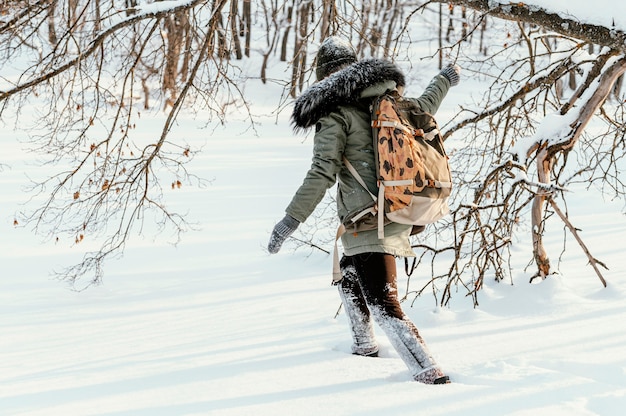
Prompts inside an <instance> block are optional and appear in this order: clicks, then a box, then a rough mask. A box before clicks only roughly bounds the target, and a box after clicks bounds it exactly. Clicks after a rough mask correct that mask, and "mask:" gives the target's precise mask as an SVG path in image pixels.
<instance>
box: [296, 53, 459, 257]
mask: <svg viewBox="0 0 626 416" xmlns="http://www.w3.org/2000/svg"><path fill="white" fill-rule="evenodd" d="M368 64H371V65H368ZM395 71H397V72H398V73H396V72H395ZM355 74H356V75H355ZM354 79H356V81H354ZM380 79H383V81H372V82H368V80H380ZM401 86H404V76H403V75H402V73H401V72H400V71H399V69H397V67H395V65H393V64H389V63H387V62H385V61H381V60H366V61H360V62H357V63H356V64H353V65H351V66H349V67H347V68H345V69H343V70H341V71H339V72H337V73H335V74H332V75H331V76H330V77H328V78H326V79H324V80H322V81H320V82H318V83H317V84H314V85H313V86H312V87H311V88H309V89H308V90H307V91H305V92H304V93H303V94H302V96H301V97H300V98H299V99H298V100H297V101H296V106H295V109H294V115H293V116H292V119H293V120H294V124H295V125H296V127H303V128H307V127H310V126H312V125H313V123H314V124H315V137H314V141H313V161H312V164H311V168H310V169H309V171H308V172H307V174H306V177H305V178H304V181H303V183H302V185H301V186H300V188H299V189H298V190H297V191H296V194H295V196H294V197H293V199H292V201H291V203H290V204H289V206H288V207H287V209H286V213H287V214H288V215H290V216H292V217H293V218H295V219H296V220H298V221H300V222H304V221H305V220H306V219H307V218H308V217H309V216H310V215H311V213H312V212H313V210H314V209H315V207H316V206H317V205H318V204H319V202H320V201H321V200H322V198H323V197H324V195H325V193H326V191H327V190H328V189H329V188H330V187H332V186H333V185H334V184H335V182H337V181H338V182H339V186H338V191H337V214H338V215H339V219H340V220H341V221H342V222H343V220H344V219H345V218H350V217H351V216H353V215H354V214H355V213H358V212H360V211H362V210H363V209H365V208H367V207H368V206H371V204H372V198H371V196H370V195H369V194H368V193H367V192H366V191H365V190H364V189H363V188H362V186H361V185H359V183H358V182H357V181H356V179H355V178H354V177H353V176H352V174H350V172H349V171H348V170H347V168H346V167H345V166H344V164H343V162H342V159H343V157H344V156H345V157H346V158H347V159H348V160H349V161H350V162H351V164H352V165H353V166H354V167H355V168H356V170H357V171H358V172H359V174H360V175H361V177H362V178H363V180H364V181H365V183H366V184H367V186H368V188H369V190H370V192H371V193H373V194H374V195H376V194H377V185H376V168H375V162H374V149H373V144H372V133H371V116H370V112H369V104H370V103H371V101H372V99H373V98H375V97H377V96H379V95H381V94H383V93H385V92H386V91H391V90H395V89H396V88H397V87H401ZM449 88H450V82H449V81H448V79H447V78H446V77H444V76H442V75H437V76H435V77H434V78H433V79H432V81H431V82H430V84H429V85H428V87H427V88H426V90H425V91H424V93H423V94H422V95H421V96H420V97H419V98H410V99H412V100H415V101H416V102H417V104H418V105H419V106H420V107H421V108H422V110H424V111H427V112H429V113H431V114H434V113H436V111H437V109H438V108H439V106H440V104H441V102H442V100H443V98H444V97H445V95H446V93H447V92H448V89H449ZM411 229H412V226H410V225H404V224H397V223H391V224H388V225H386V226H385V237H384V238H383V239H379V238H378V235H377V231H376V230H371V231H361V232H358V233H354V234H353V233H346V234H344V235H343V236H342V245H343V249H344V254H345V255H348V256H352V255H355V254H360V253H367V252H382V253H388V254H392V255H394V256H403V257H412V256H414V255H415V254H414V253H413V250H412V248H411V245H410V241H409V235H410V232H411Z"/></svg>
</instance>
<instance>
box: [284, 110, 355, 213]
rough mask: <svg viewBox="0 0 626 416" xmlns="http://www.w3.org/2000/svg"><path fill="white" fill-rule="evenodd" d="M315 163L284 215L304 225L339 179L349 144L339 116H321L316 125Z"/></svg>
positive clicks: (334, 114) (314, 141)
mask: <svg viewBox="0 0 626 416" xmlns="http://www.w3.org/2000/svg"><path fill="white" fill-rule="evenodd" d="M315 130H316V131H315V137H314V139H313V161H312V163H311V168H310V169H309V171H308V172H307V174H306V176H305V178H304V181H303V182H302V185H300V188H298V190H297V191H296V194H295V195H294V197H293V199H292V200H291V203H290V204H289V205H288V206H287V209H286V210H285V212H286V213H287V214H288V215H290V216H292V217H293V218H295V219H297V220H298V221H300V222H304V221H305V220H306V219H307V218H308V217H309V216H310V215H311V213H312V212H313V211H314V210H315V207H316V206H317V205H318V204H319V203H320V201H321V200H322V198H324V195H325V194H326V191H327V190H328V189H329V188H330V187H332V186H333V185H334V184H335V182H336V180H337V173H338V172H339V170H340V169H341V166H342V163H343V162H342V155H343V153H344V149H345V145H346V132H345V129H344V123H343V120H342V118H341V116H340V115H339V114H338V113H332V114H331V115H329V116H326V117H322V118H321V119H320V120H319V121H318V123H317V124H316V126H315Z"/></svg>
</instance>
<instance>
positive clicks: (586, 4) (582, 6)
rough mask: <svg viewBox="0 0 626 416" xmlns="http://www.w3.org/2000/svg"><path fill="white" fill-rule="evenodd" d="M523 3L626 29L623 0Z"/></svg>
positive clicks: (549, 0)
mask: <svg viewBox="0 0 626 416" xmlns="http://www.w3.org/2000/svg"><path fill="white" fill-rule="evenodd" d="M500 3H504V2H502V1H501V2H500ZM523 3H524V4H526V5H529V6H538V7H540V8H542V9H544V10H547V11H550V12H552V13H556V14H558V15H559V16H561V17H563V18H566V19H572V20H575V21H579V22H584V23H589V24H594V25H601V26H605V27H608V28H615V29H617V30H621V31H626V3H624V2H623V1H615V0H594V1H581V0H578V1H572V0H528V1H524V2H523Z"/></svg>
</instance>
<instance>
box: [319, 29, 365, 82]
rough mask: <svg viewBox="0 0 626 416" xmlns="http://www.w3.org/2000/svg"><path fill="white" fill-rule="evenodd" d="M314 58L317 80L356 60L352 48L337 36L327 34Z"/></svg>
mask: <svg viewBox="0 0 626 416" xmlns="http://www.w3.org/2000/svg"><path fill="white" fill-rule="evenodd" d="M316 59H317V64H316V67H315V75H316V77H317V80H318V81H321V80H323V79H324V78H326V77H327V76H329V75H330V74H332V73H333V72H335V71H338V70H339V69H341V68H343V67H344V66H346V65H350V64H352V63H355V62H356V61H357V57H356V52H355V50H354V48H352V46H351V45H350V44H349V43H348V42H346V41H345V40H343V39H341V38H339V37H337V36H329V37H327V38H326V39H324V42H322V44H321V45H320V49H319V50H318V51H317V58H316Z"/></svg>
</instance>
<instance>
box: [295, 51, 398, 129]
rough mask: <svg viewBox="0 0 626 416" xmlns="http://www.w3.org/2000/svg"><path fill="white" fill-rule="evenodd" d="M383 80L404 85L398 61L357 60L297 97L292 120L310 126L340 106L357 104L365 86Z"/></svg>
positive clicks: (301, 125)
mask: <svg viewBox="0 0 626 416" xmlns="http://www.w3.org/2000/svg"><path fill="white" fill-rule="evenodd" d="M384 81H394V82H395V83H396V86H398V87H401V86H404V83H405V81H404V74H403V73H402V71H400V69H399V68H398V67H397V66H396V65H395V64H393V63H391V62H389V61H384V60H382V59H365V60H362V61H359V62H355V63H354V64H352V65H349V66H347V67H345V68H343V69H341V70H339V71H337V72H335V73H333V74H331V75H330V76H328V77H327V78H325V79H323V80H321V81H320V82H317V83H315V84H313V85H311V86H310V87H309V88H308V89H307V90H306V91H304V92H303V93H302V95H300V97H298V99H296V103H295V106H294V109H293V113H292V114H291V121H292V123H293V125H294V127H295V128H296V129H307V128H309V127H311V126H313V125H315V123H317V121H318V120H319V119H320V118H322V117H324V116H326V115H328V114H330V113H331V112H333V111H334V110H336V109H337V107H338V106H340V105H344V104H351V103H355V102H356V101H357V100H358V99H359V98H361V94H362V93H363V91H364V90H365V89H366V88H368V87H370V86H372V85H375V84H378V83H381V82H384Z"/></svg>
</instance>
